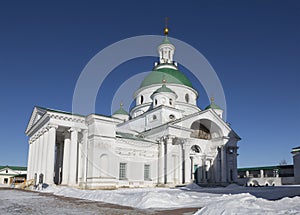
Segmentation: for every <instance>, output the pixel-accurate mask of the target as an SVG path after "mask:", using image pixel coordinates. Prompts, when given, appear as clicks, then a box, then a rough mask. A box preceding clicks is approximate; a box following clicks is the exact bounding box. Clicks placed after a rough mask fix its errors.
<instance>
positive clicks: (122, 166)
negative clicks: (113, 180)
mask: <svg viewBox="0 0 300 215" xmlns="http://www.w3.org/2000/svg"><path fill="white" fill-rule="evenodd" d="M126 170H127V164H126V163H120V170H119V178H120V180H124V179H127V178H126V172H127V171H126Z"/></svg>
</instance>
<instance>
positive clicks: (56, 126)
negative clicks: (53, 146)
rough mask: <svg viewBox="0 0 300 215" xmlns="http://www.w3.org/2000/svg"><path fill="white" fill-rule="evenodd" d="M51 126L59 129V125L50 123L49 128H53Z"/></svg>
mask: <svg viewBox="0 0 300 215" xmlns="http://www.w3.org/2000/svg"><path fill="white" fill-rule="evenodd" d="M51 128H55V129H57V128H58V125H54V124H48V126H47V129H48V130H49V129H51Z"/></svg>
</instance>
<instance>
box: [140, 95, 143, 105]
mask: <svg viewBox="0 0 300 215" xmlns="http://www.w3.org/2000/svg"><path fill="white" fill-rule="evenodd" d="M143 102H144V96H143V95H141V98H140V103H141V104H143Z"/></svg>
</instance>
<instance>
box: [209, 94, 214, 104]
mask: <svg viewBox="0 0 300 215" xmlns="http://www.w3.org/2000/svg"><path fill="white" fill-rule="evenodd" d="M210 103H211V104H213V103H215V97H213V96H212V97H210Z"/></svg>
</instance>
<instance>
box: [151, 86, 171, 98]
mask: <svg viewBox="0 0 300 215" xmlns="http://www.w3.org/2000/svg"><path fill="white" fill-rule="evenodd" d="M156 93H173V94H174V95H175V97H176V98H177V95H176V93H175V92H174V91H173V90H171V89H170V88H168V87H167V86H166V85H165V84H163V85H162V86H161V87H160V88H158V89H157V90H155V91H154V93H152V95H151V99H153V96H154V95H155V94H156Z"/></svg>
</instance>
